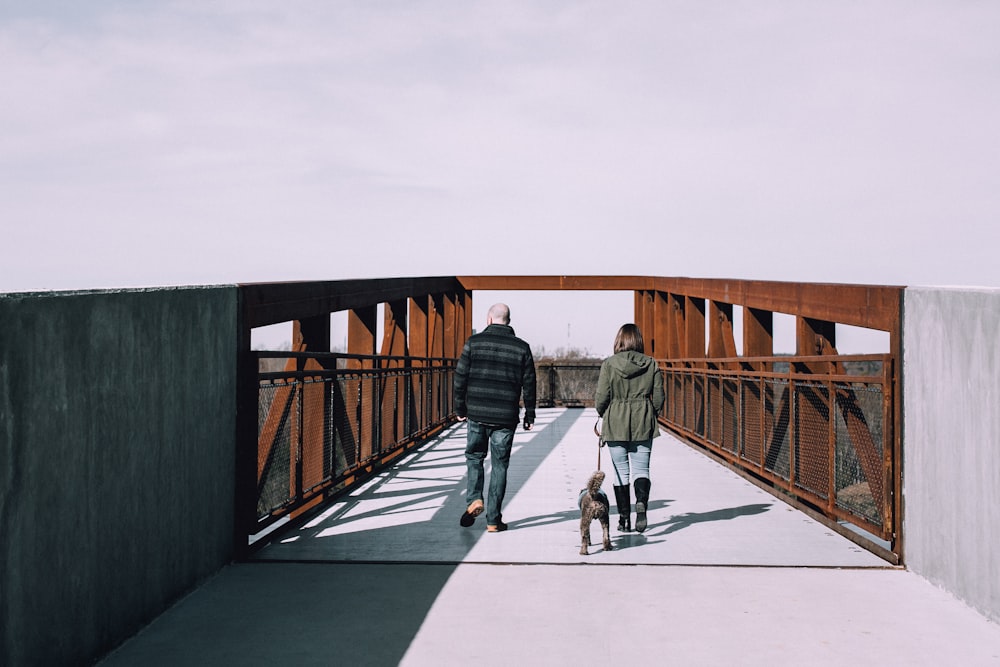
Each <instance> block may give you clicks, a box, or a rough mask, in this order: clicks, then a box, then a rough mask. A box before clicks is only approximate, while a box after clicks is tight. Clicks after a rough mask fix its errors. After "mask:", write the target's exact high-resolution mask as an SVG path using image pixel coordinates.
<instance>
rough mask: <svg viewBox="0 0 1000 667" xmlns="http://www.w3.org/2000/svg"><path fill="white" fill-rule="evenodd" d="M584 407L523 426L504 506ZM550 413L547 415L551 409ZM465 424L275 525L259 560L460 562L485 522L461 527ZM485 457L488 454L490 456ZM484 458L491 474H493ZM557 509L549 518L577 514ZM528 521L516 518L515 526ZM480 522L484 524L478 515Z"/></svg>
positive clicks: (563, 518)
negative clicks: (324, 503) (299, 518)
mask: <svg viewBox="0 0 1000 667" xmlns="http://www.w3.org/2000/svg"><path fill="white" fill-rule="evenodd" d="M583 414H584V411H583V410H575V409H565V410H562V411H560V412H559V413H557V414H554V415H552V414H551V413H550V415H545V413H544V412H540V413H539V420H538V421H536V422H535V427H534V428H533V429H532V430H531V431H523V430H520V429H519V430H518V431H517V434H516V435H515V440H514V451H513V452H512V455H511V464H510V469H509V471H508V481H507V500H506V501H505V503H504V504H505V506H506V505H508V504H509V503H510V501H511V500H512V499H513V498H514V497H515V496H516V495H517V493H518V492H519V491H521V489H522V487H524V485H525V484H526V483H527V481H528V479H529V478H530V477H531V476H532V474H533V473H534V472H535V471H536V470H537V469H538V467H539V466H540V465H541V464H542V463H543V462H544V461H545V459H546V458H547V457H548V456H549V455H550V454H552V452H553V451H554V450H555V449H556V448H557V447H558V445H559V444H560V443H561V442H562V441H563V440H564V438H565V437H566V434H567V433H568V432H569V430H570V429H571V427H572V426H573V424H574V423H575V422H576V421H577V420H578V419H579V418H580V417H581V416H582V415H583ZM547 416H548V417H549V419H547V420H546V417H547ZM465 442H466V428H465V426H463V425H458V426H456V427H453V428H451V429H450V430H448V431H446V432H445V433H443V434H442V435H440V436H439V437H438V438H437V439H436V440H435V441H433V442H431V443H428V444H427V445H425V446H424V447H422V448H420V449H419V450H417V451H416V452H415V453H413V454H411V455H410V456H409V457H408V458H407V459H406V460H405V462H403V463H402V464H400V465H397V466H396V467H394V468H392V469H388V470H385V471H383V472H382V473H380V474H379V475H377V476H376V477H375V478H374V479H372V480H371V481H369V482H368V483H366V484H365V485H362V486H361V487H360V488H359V489H357V490H355V491H353V492H352V493H350V494H349V495H348V496H345V497H342V498H340V499H339V500H338V501H336V502H334V503H333V504H332V505H330V506H328V507H327V508H325V509H324V510H322V511H321V512H320V513H318V514H317V515H315V516H314V517H313V518H312V519H311V520H310V521H308V522H307V523H305V524H304V525H301V526H298V527H296V528H291V529H288V530H284V531H275V534H274V535H272V536H270V537H269V541H270V544H268V545H267V546H265V547H263V548H262V549H261V550H260V551H259V552H258V553H257V554H256V556H255V558H254V560H258V561H284V562H369V563H378V562H411V563H429V562H433V563H439V564H449V563H460V562H462V561H463V560H464V559H465V557H466V556H468V554H469V552H470V551H471V550H472V549H473V548H474V547H475V546H476V542H477V541H478V540H479V539H480V538H481V537H482V535H483V534H484V531H483V530H482V528H483V526H482V525H480V526H477V528H475V529H468V530H466V529H462V528H460V527H459V525H458V519H459V517H460V516H461V514H462V512H463V511H464V510H465V485H466V467H465ZM487 461H488V459H487ZM489 468H490V466H489V464H488V463H487V466H486V471H487V481H488V479H489V475H490V474H491V471H490V469H489ZM578 517H579V514H578V512H576V513H574V512H573V511H567V512H560V513H556V514H554V515H552V516H551V517H550V520H552V521H558V520H567V519H569V520H573V519H574V518H578ZM528 523H531V519H524V518H520V517H519V518H517V519H515V520H513V521H510V522H509V525H510V526H511V528H517V527H520V526H523V525H526V524H528ZM477 524H484V519H482V518H480V519H479V520H478V521H477Z"/></svg>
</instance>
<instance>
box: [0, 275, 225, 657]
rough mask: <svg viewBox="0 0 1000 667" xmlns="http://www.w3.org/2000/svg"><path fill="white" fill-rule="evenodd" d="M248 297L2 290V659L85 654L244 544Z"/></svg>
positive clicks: (136, 624)
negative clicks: (239, 401) (238, 451)
mask: <svg viewBox="0 0 1000 667" xmlns="http://www.w3.org/2000/svg"><path fill="white" fill-rule="evenodd" d="M237 303H238V292H237V288H236V287H234V286H232V287H229V286H226V287H212V288H178V289H173V288H171V289H150V290H125V291H100V292H96V291H95V292H65V293H32V294H7V295H0V589H2V594H0V664H3V665H11V666H14V665H41V664H52V665H55V664H81V663H84V664H85V663H86V662H89V661H91V660H93V659H95V658H97V657H99V656H100V655H102V654H104V653H105V652H107V651H108V650H110V649H111V648H113V647H114V646H115V645H117V644H118V643H120V642H121V641H123V640H124V639H126V638H127V637H129V636H131V635H132V634H134V633H135V632H136V631H137V630H138V629H139V628H140V627H141V626H142V625H144V624H145V623H148V622H149V621H150V620H152V618H154V617H155V616H156V615H157V614H159V613H160V612H162V611H163V610H164V609H165V608H166V607H167V606H168V605H169V604H171V603H172V602H173V601H175V600H176V599H178V597H180V596H181V595H183V594H184V593H185V592H187V591H189V590H191V589H192V588H193V587H195V586H196V585H197V584H198V583H199V582H200V581H203V580H204V579H205V578H206V577H208V576H210V575H211V574H212V573H214V572H216V571H217V570H218V569H219V568H220V567H221V566H223V565H224V564H225V563H227V562H229V560H231V557H232V550H233V497H234V483H235V482H234V479H235V474H234V461H235V433H236V396H237V392H236V364H237V347H238V334H237V325H238V321H237V318H238V311H237Z"/></svg>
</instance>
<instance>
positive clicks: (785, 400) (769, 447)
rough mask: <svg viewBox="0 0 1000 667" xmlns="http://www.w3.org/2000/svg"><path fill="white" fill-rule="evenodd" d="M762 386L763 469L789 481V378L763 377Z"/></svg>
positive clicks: (790, 446)
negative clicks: (763, 404) (763, 403)
mask: <svg viewBox="0 0 1000 667" xmlns="http://www.w3.org/2000/svg"><path fill="white" fill-rule="evenodd" d="M762 385H763V387H764V401H765V406H764V418H765V423H764V427H765V429H766V430H765V431H764V432H763V434H762V435H763V437H764V446H765V447H764V470H766V471H768V472H770V473H772V474H773V475H775V476H776V477H777V478H778V479H781V480H784V481H786V482H787V481H790V480H791V474H792V438H791V430H790V429H789V426H790V425H791V401H790V399H789V396H790V395H791V391H790V390H791V383H790V382H789V381H788V380H780V379H765V380H764V381H763V382H762Z"/></svg>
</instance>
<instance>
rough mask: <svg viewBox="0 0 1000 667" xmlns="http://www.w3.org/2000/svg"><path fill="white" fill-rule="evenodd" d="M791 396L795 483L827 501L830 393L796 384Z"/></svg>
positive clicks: (818, 386) (823, 388) (824, 388)
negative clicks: (793, 416) (793, 417)
mask: <svg viewBox="0 0 1000 667" xmlns="http://www.w3.org/2000/svg"><path fill="white" fill-rule="evenodd" d="M793 396H794V398H795V400H794V402H793V408H794V410H795V450H794V452H793V454H794V457H795V475H794V482H795V484H796V485H797V486H799V487H801V488H803V489H806V490H807V491H809V492H810V493H812V494H813V495H814V496H815V497H817V498H820V499H823V500H826V499H827V498H828V497H829V491H830V390H829V388H828V387H827V386H825V385H823V384H818V383H810V382H796V383H795V393H794V394H793Z"/></svg>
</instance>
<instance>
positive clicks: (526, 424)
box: [524, 419, 535, 431]
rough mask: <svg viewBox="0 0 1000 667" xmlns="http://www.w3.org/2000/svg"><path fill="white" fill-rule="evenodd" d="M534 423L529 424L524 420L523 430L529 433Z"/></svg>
mask: <svg viewBox="0 0 1000 667" xmlns="http://www.w3.org/2000/svg"><path fill="white" fill-rule="evenodd" d="M534 424H535V423H534V422H529V421H528V420H527V419H525V420H524V430H525V431H530V430H531V427H532V426H534Z"/></svg>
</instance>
